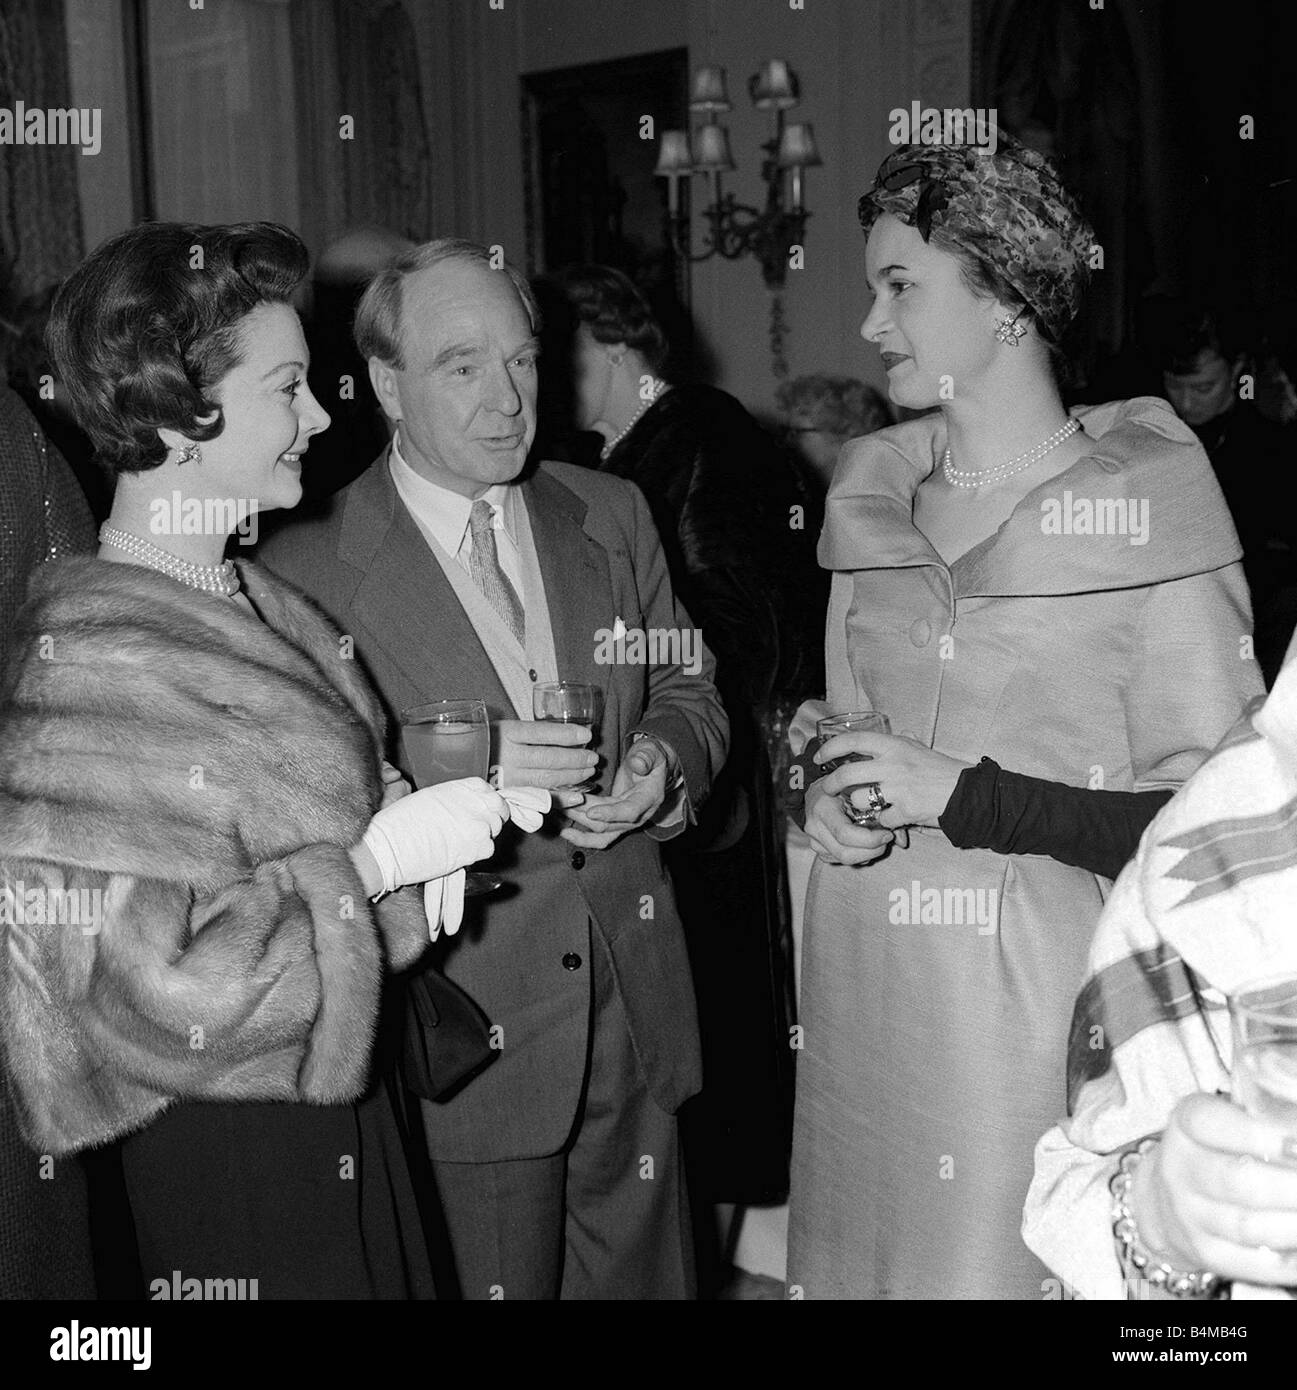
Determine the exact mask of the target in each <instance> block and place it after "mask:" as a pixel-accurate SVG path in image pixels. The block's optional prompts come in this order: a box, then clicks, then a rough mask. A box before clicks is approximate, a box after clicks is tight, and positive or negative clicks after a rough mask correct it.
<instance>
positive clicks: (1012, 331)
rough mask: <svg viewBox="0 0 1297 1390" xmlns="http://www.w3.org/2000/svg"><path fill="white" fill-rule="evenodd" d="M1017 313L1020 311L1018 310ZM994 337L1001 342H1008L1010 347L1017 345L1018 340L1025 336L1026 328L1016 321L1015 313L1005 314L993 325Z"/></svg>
mask: <svg viewBox="0 0 1297 1390" xmlns="http://www.w3.org/2000/svg"><path fill="white" fill-rule="evenodd" d="M1018 312H1019V313H1021V312H1022V311H1021V310H1019V311H1018ZM995 336H996V339H997V340H998V341H999V342H1001V343H1008V345H1009V346H1010V347H1017V346H1018V340H1019V339H1020V338H1025V337H1026V336H1027V330H1026V328H1025V327H1024V326H1023V325H1022V324H1020V323H1019V322H1018V315H1017V314H1005V316H1004V317H1003V318H1002V319H1001V320H1000V321H999V323H998V324H996V326H995Z"/></svg>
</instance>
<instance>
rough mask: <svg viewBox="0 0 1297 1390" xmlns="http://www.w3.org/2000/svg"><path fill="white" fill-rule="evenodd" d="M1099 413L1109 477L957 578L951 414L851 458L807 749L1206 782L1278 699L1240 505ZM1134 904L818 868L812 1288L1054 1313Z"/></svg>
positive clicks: (1115, 414)
mask: <svg viewBox="0 0 1297 1390" xmlns="http://www.w3.org/2000/svg"><path fill="white" fill-rule="evenodd" d="M1077 413H1078V416H1079V418H1080V419H1081V422H1082V424H1083V426H1084V428H1085V431H1086V434H1087V436H1088V439H1089V441H1090V452H1089V453H1088V454H1087V455H1086V456H1085V457H1083V458H1081V459H1080V460H1078V461H1077V462H1076V463H1075V464H1073V465H1072V467H1070V468H1069V469H1067V470H1065V471H1064V472H1063V473H1062V474H1060V475H1058V476H1057V477H1054V478H1051V479H1049V480H1048V481H1047V482H1045V483H1044V484H1042V485H1041V486H1040V487H1038V488H1036V489H1035V490H1034V491H1032V492H1031V493H1029V494H1028V495H1027V496H1026V497H1025V498H1023V500H1022V501H1021V502H1020V503H1019V504H1018V506H1017V507H1016V508H1015V510H1014V512H1013V513H1012V515H1011V516H1010V517H1009V518H1008V519H1007V520H1006V521H1005V522H1004V523H1003V524H1002V525H1001V526H1000V528H999V529H998V530H997V531H996V532H995V533H994V534H993V535H992V536H990V537H988V538H987V539H986V540H985V541H983V542H982V543H981V544H979V545H977V546H975V547H974V548H973V549H972V550H970V551H969V552H968V553H967V554H965V555H963V556H961V557H960V558H959V559H957V560H956V562H955V563H954V564H953V565H947V564H946V563H945V562H944V561H943V560H942V558H941V557H940V556H939V555H938V554H937V552H936V551H935V550H934V548H933V547H932V545H931V544H930V543H929V542H928V541H927V539H926V538H925V537H924V536H923V535H922V534H921V532H920V531H919V530H918V529H917V527H916V526H915V524H914V520H913V510H914V496H915V492H916V490H917V488H918V486H919V484H920V483H921V482H922V481H923V480H924V479H925V478H926V477H927V476H928V475H929V474H930V473H931V472H932V470H933V469H934V468H935V467H936V466H937V463H938V460H939V459H940V457H941V453H942V451H943V450H944V448H945V444H946V439H945V428H944V424H943V421H942V418H941V417H940V416H939V415H934V416H928V417H924V418H922V419H919V420H916V421H911V422H909V423H908V424H905V425H901V426H897V427H895V428H893V429H889V430H885V431H882V432H881V433H879V434H875V435H872V436H869V437H867V438H864V439H860V440H855V441H852V442H851V443H849V444H848V445H847V446H846V447H845V449H844V451H843V454H842V457H841V459H840V460H839V464H838V469H837V473H836V476H835V479H834V483H833V487H832V488H831V490H830V493H829V498H828V505H827V518H826V523H825V529H824V533H823V536H822V538H821V542H820V552H819V553H820V562H821V564H822V565H823V566H824V567H825V568H827V569H829V570H831V571H832V572H833V580H832V596H831V600H830V606H829V616H828V624H827V631H826V662H827V671H828V677H827V680H828V690H827V700H826V702H824V703H821V702H811V703H809V704H808V705H806V706H803V708H802V710H801V711H800V712H799V716H798V730H799V731H800V733H801V734H802V735H803V736H804V735H805V733H806V731H807V730H808V729H812V728H813V722H814V719H815V718H816V717H817V716H820V715H822V714H824V713H826V712H829V711H830V710H831V711H846V710H861V709H876V710H879V711H882V712H883V713H885V714H887V715H889V716H890V718H891V721H892V728H893V731H894V732H897V733H909V734H911V735H913V736H915V737H916V738H918V739H920V740H921V741H923V742H924V743H926V744H928V745H930V746H932V747H935V748H937V749H940V750H941V751H943V752H945V753H949V754H952V755H954V756H956V757H959V758H962V759H965V760H967V761H969V762H976V761H977V760H978V758H980V757H981V756H982V755H984V754H985V755H988V756H990V757H992V758H994V759H995V760H996V761H997V762H999V763H1001V764H1002V765H1003V766H1005V767H1007V768H1011V769H1013V770H1014V771H1017V772H1023V773H1029V774H1032V775H1034V776H1038V777H1046V778H1050V779H1053V780H1056V781H1061V782H1067V783H1070V784H1072V785H1074V786H1090V787H1104V788H1108V789H1110V790H1131V789H1142V788H1151V787H1174V786H1178V785H1179V784H1180V783H1181V782H1183V781H1184V780H1185V778H1187V777H1188V776H1189V775H1190V774H1191V773H1192V772H1193V771H1194V769H1195V768H1196V767H1197V766H1198V765H1199V763H1200V762H1201V761H1202V760H1203V759H1204V758H1205V757H1206V755H1207V753H1208V752H1209V751H1210V750H1211V748H1212V747H1213V746H1214V745H1215V743H1216V742H1217V740H1218V739H1219V738H1220V737H1221V736H1222V735H1223V734H1224V733H1225V731H1226V730H1227V729H1228V728H1229V727H1230V725H1231V724H1232V723H1233V722H1234V720H1235V719H1236V718H1237V716H1238V714H1239V712H1240V710H1241V709H1242V707H1243V705H1244V704H1245V703H1246V702H1247V700H1249V699H1250V698H1251V697H1252V696H1254V695H1255V694H1258V693H1260V690H1261V681H1260V676H1259V673H1258V670H1257V667H1256V664H1255V662H1254V661H1253V660H1252V658H1251V651H1250V634H1251V615H1250V612H1249V608H1248V600H1247V591H1246V586H1245V583H1244V579H1243V573H1242V567H1241V565H1240V563H1239V556H1240V549H1239V545H1238V540H1237V537H1236V535H1235V533H1234V528H1233V526H1232V524H1231V522H1230V519H1229V514H1228V512H1227V510H1226V508H1225V505H1224V501H1223V499H1222V498H1221V495H1220V490H1219V488H1218V487H1217V485H1216V482H1215V480H1214V478H1213V476H1212V472H1211V468H1210V465H1209V463H1208V461H1207V458H1206V455H1205V454H1204V453H1203V451H1202V449H1201V447H1200V446H1199V445H1198V443H1197V441H1196V439H1195V438H1194V436H1193V434H1192V433H1191V432H1190V431H1189V430H1188V428H1187V427H1186V426H1184V425H1183V424H1181V422H1180V421H1179V420H1178V419H1177V418H1176V416H1175V415H1174V414H1173V412H1172V411H1171V410H1170V408H1169V406H1167V405H1166V403H1165V402H1163V401H1160V400H1156V399H1153V398H1139V399H1135V400H1131V401H1126V402H1118V403H1113V404H1109V405H1104V406H1098V407H1094V408H1091V409H1087V410H1081V411H1078V412H1077ZM885 790H886V789H884V791H885ZM1109 887H1110V885H1109V883H1108V881H1107V880H1103V879H1098V878H1096V877H1095V876H1094V875H1092V874H1089V873H1087V872H1085V871H1084V870H1081V869H1076V868H1072V867H1069V866H1066V865H1063V864H1059V863H1056V862H1054V861H1053V860H1049V859H1046V858H1043V857H1040V856H1004V855H997V854H994V853H991V852H990V851H982V850H959V849H956V848H954V847H953V846H951V844H950V843H949V841H947V840H946V838H945V836H944V835H943V834H942V833H941V832H940V831H939V830H937V829H920V830H915V831H911V832H910V844H909V847H908V848H907V849H903V848H901V847H900V846H899V845H897V846H894V847H893V849H892V851H891V852H890V853H889V854H888V855H887V856H886V858H884V859H882V860H879V861H877V862H876V863H875V864H873V865H870V866H866V867H862V868H858V869H852V868H847V867H836V866H828V865H824V864H820V863H817V864H816V867H815V870H814V872H813V874H812V878H811V884H810V889H809V892H808V897H807V912H806V943H805V947H804V961H803V977H802V989H801V1010H802V1012H801V1019H802V1024H803V1027H804V1030H805V1033H804V1039H803V1042H804V1046H803V1050H802V1051H801V1052H800V1053H799V1055H798V1076H797V1087H798V1098H797V1121H796V1135H795V1142H794V1157H793V1187H792V1211H791V1220H790V1234H789V1266H788V1269H789V1274H788V1277H789V1281H790V1283H792V1284H797V1285H800V1286H801V1288H802V1291H803V1293H804V1295H805V1296H806V1297H830V1298H833V1297H838V1298H841V1297H852V1298H986V1297H990V1298H1040V1297H1042V1282H1043V1281H1044V1280H1046V1279H1048V1278H1049V1274H1048V1271H1047V1270H1046V1269H1045V1268H1044V1266H1043V1265H1041V1264H1040V1263H1039V1262H1038V1261H1037V1260H1036V1259H1035V1257H1034V1256H1032V1255H1031V1254H1030V1252H1029V1251H1028V1250H1027V1249H1026V1247H1025V1246H1024V1245H1023V1244H1022V1241H1021V1238H1020V1235H1019V1227H1020V1225H1021V1211H1022V1203H1023V1198H1024V1197H1025V1194H1026V1191H1027V1187H1028V1184H1029V1182H1030V1180H1031V1173H1032V1150H1033V1147H1034V1145H1035V1143H1036V1140H1037V1139H1038V1138H1039V1136H1040V1135H1041V1134H1042V1133H1043V1132H1044V1131H1045V1130H1046V1129H1048V1128H1049V1127H1050V1125H1052V1124H1053V1123H1054V1122H1055V1121H1056V1119H1057V1118H1058V1116H1059V1115H1060V1114H1062V1113H1063V1111H1064V1108H1065V1104H1066V1092H1065V1053H1066V1044H1067V1033H1068V1023H1069V1019H1070V1015H1071V1010H1072V1003H1073V1000H1074V998H1075V995H1076V990H1077V987H1078V985H1079V983H1080V980H1081V976H1082V971H1083V968H1084V963H1085V957H1086V948H1087V946H1088V943H1089V940H1090V935H1091V932H1092V931H1093V928H1094V925H1095V922H1096V919H1097V917H1098V914H1099V910H1100V908H1101V907H1102V904H1103V900H1104V897H1105V896H1106V893H1107V891H1108V888H1109Z"/></svg>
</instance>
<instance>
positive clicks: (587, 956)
mask: <svg viewBox="0 0 1297 1390" xmlns="http://www.w3.org/2000/svg"><path fill="white" fill-rule="evenodd" d="M537 328H538V314H537V312H536V308H535V301H534V299H533V298H532V295H531V291H530V289H529V287H528V286H527V283H526V281H525V280H523V279H522V277H521V276H520V275H518V274H517V272H515V271H513V270H512V269H511V268H509V267H507V266H502V267H499V268H497V267H496V265H495V264H494V263H493V262H492V259H491V254H490V253H489V252H488V251H487V250H486V248H484V247H480V246H477V245H475V244H473V243H471V242H462V241H454V240H445V241H436V242H431V243H428V244H427V245H425V246H423V247H420V248H419V249H418V250H417V251H415V252H413V253H411V254H410V255H408V256H405V257H403V258H402V259H401V260H399V261H397V262H396V263H395V264H394V265H393V266H392V267H391V268H390V269H389V270H387V271H384V272H382V273H381V274H380V275H379V276H378V277H377V278H376V279H375V280H374V282H373V283H372V284H371V286H370V287H369V289H368V290H367V291H366V294H365V296H364V298H363V300H362V301H361V305H360V308H359V310H358V312H357V319H356V337H357V343H358V345H359V347H360V349H361V352H362V354H363V355H364V356H365V357H366V358H367V360H368V362H369V370H370V380H371V383H372V384H373V387H374V390H375V393H376V394H377V396H378V399H379V402H380V404H381V405H382V407H383V409H384V411H385V412H386V413H387V415H388V417H389V418H390V419H391V420H392V421H393V422H394V423H395V426H396V429H395V434H394V438H393V441H392V444H391V446H390V447H389V448H388V449H387V450H386V451H385V452H384V453H383V455H381V456H380V458H379V459H378V460H377V462H376V463H375V464H374V466H373V467H372V468H370V469H369V471H368V472H366V473H365V474H363V475H362V476H361V477H360V478H358V479H357V480H356V481H355V482H354V483H352V484H351V485H350V486H349V487H347V488H346V489H344V490H343V491H342V492H341V493H339V494H338V497H337V498H336V499H335V500H334V505H333V507H332V509H331V511H330V514H329V515H328V516H327V517H325V518H323V519H315V520H308V521H303V522H300V523H298V522H294V523H291V524H290V525H289V526H288V527H287V528H286V529H285V530H284V531H282V532H281V533H280V534H279V535H277V536H276V537H275V538H274V539H273V540H272V541H271V542H270V543H269V544H268V545H267V546H266V547H265V558H266V560H267V562H268V563H269V564H270V565H272V566H273V567H274V568H275V569H277V570H278V571H279V572H280V573H281V574H282V575H284V576H285V577H286V578H288V579H289V580H291V581H293V582H296V583H297V584H299V585H300V586H301V587H302V588H303V589H305V590H306V591H307V592H308V593H310V594H312V595H313V596H314V597H315V598H316V599H317V600H318V601H319V602H320V603H321V604H322V605H323V607H324V608H325V609H326V610H327V611H328V612H329V613H330V614H331V616H332V617H333V618H334V620H335V621H336V622H337V623H338V624H339V625H340V626H341V628H342V630H343V631H344V632H345V633H347V634H348V635H350V636H351V637H352V638H354V641H355V646H356V653H357V655H358V656H359V657H360V658H361V659H362V660H363V661H364V663H365V664H366V666H367V667H368V669H369V671H370V673H371V675H372V676H373V679H374V681H375V683H376V685H377V687H378V689H379V690H380V692H381V693H382V695H383V697H384V699H385V701H386V703H387V705H388V708H389V712H390V713H391V714H392V715H393V716H394V717H396V718H399V714H400V711H401V710H402V709H404V708H407V707H409V706H411V705H414V704H418V703H420V702H422V701H427V700H432V699H440V698H465V697H481V698H483V699H485V701H486V703H487V706H488V709H489V711H490V714H491V717H492V725H493V759H494V762H495V764H496V768H497V769H498V777H499V780H500V783H501V784H502V785H516V786H525V785H531V786H542V787H548V788H550V789H551V790H552V791H553V792H554V794H555V798H556V800H557V802H558V803H559V805H560V807H562V808H563V809H562V810H561V811H559V812H558V813H557V815H556V821H557V823H556V824H554V825H553V826H551V827H549V828H547V831H546V832H542V833H540V834H537V835H533V836H519V837H516V838H515V839H513V840H509V839H508V838H507V837H505V838H504V839H503V840H502V841H501V844H500V847H499V848H498V851H497V856H496V859H495V860H494V861H493V866H495V867H497V868H498V869H499V872H500V875H501V876H502V877H503V878H504V879H505V880H506V889H505V891H502V892H501V893H499V894H498V895H496V896H491V897H482V898H477V899H473V900H470V903H471V906H470V913H469V917H468V918H467V920H466V922H465V926H464V930H463V931H461V932H460V933H459V934H458V935H456V936H454V937H450V938H443V939H442V940H440V941H439V942H438V944H437V947H436V949H435V952H434V956H435V963H436V964H437V965H438V966H440V968H442V969H444V971H445V973H446V974H447V975H448V976H450V978H451V979H453V980H455V981H456V982H458V983H459V984H460V985H462V986H463V988H464V989H465V990H467V991H468V993H469V994H471V995H472V996H473V997H474V999H476V1000H477V1001H478V1003H479V1004H480V1005H481V1006H482V1008H483V1009H484V1011H485V1012H486V1014H487V1015H488V1017H489V1019H490V1022H491V1024H492V1026H493V1029H494V1030H495V1032H494V1036H495V1038H496V1040H497V1043H498V1046H499V1051H500V1055H499V1057H498V1059H497V1060H496V1061H495V1063H494V1064H493V1065H491V1066H489V1067H488V1068H487V1069H486V1070H485V1071H484V1072H483V1073H482V1074H481V1075H480V1076H478V1077H477V1078H476V1079H474V1080H472V1081H471V1082H469V1084H468V1085H467V1086H465V1087H464V1088H462V1089H461V1090H460V1091H458V1092H457V1093H456V1094H454V1095H452V1096H451V1097H450V1098H449V1099H441V1100H438V1101H435V1102H433V1101H425V1102H424V1103H423V1107H422V1109H423V1118H424V1128H425V1131H426V1134H427V1138H428V1143H429V1150H430V1153H431V1155H432V1158H433V1161H434V1166H435V1171H436V1178H437V1185H438V1191H439V1195H440V1198H441V1202H442V1206H443V1209H444V1212H445V1216H446V1221H447V1225H448V1227H449V1232H450V1238H451V1245H452V1247H453V1252H454V1257H455V1265H456V1271H457V1274H458V1278H459V1282H460V1285H461V1288H462V1290H463V1292H464V1295H465V1296H466V1297H468V1298H481V1299H490V1298H501V1297H503V1298H557V1297H562V1298H573V1299H581V1298H687V1297H690V1296H692V1294H693V1289H694V1280H693V1268H692V1247H691V1241H690V1237H689V1218H688V1202H687V1197H686V1194H685V1191H684V1186H683V1181H682V1175H681V1168H680V1162H679V1153H678V1137H677V1131H676V1121H675V1111H676V1110H677V1108H678V1107H679V1106H680V1105H681V1103H682V1102H683V1101H684V1100H686V1099H687V1098H688V1097H689V1096H690V1095H692V1094H693V1093H694V1092H695V1091H697V1089H698V1087H699V1085H700V1080H701V1077H700V1066H699V1058H698V1040H697V1025H696V1019H695V1013H694V1000H693V988H692V983H691V981H690V978H689V967H688V964H687V959H686V955H685V947H684V941H683V937H682V934H681V929H680V923H679V920H678V918H677V915H676V908H675V903H674V900H673V898H672V893H671V888H670V886H669V883H668V881H667V879H666V877H665V874H664V871H663V867H662V861H661V857H660V853H659V849H658V845H657V843H656V842H657V841H659V840H662V839H667V838H670V837H671V836H672V835H674V834H676V833H678V832H679V831H681V830H683V829H684V827H685V825H686V824H688V823H689V822H690V821H691V820H692V819H693V816H694V812H695V810H696V808H697V807H698V805H699V804H700V803H701V801H702V799H703V798H704V797H705V795H706V793H707V790H708V787H709V785H710V782H711V779H712V777H713V775H714V774H715V772H716V771H717V770H718V768H719V767H720V765H721V763H722V761H723V759H724V756H725V751H726V744H727V738H728V729H727V725H726V721H725V715H724V713H723V711H722V708H721V705H720V703H719V700H718V698H717V695H716V691H715V688H714V686H713V684H712V679H711V676H712V670H713V663H712V659H711V656H710V654H709V653H708V652H707V651H706V649H705V648H704V647H702V645H701V641H700V640H699V641H698V643H697V648H696V655H697V658H698V659H697V660H696V661H689V660H687V659H686V660H683V661H681V660H675V661H659V662H658V664H638V663H636V662H634V661H633V660H623V661H620V662H619V661H616V660H613V661H612V662H611V663H610V662H609V658H610V656H611V657H613V658H616V657H617V656H622V657H628V656H634V655H637V654H638V653H639V652H640V650H641V643H640V642H638V641H637V640H636V636H635V634H637V633H645V632H649V631H653V630H656V631H658V632H662V633H675V634H679V637H678V638H677V641H678V642H679V644H680V646H681V647H683V649H684V650H686V651H688V649H689V647H690V646H692V643H691V641H690V639H697V638H698V634H697V633H696V632H694V630H693V629H692V628H691V626H690V621H689V618H688V615H687V614H686V613H685V612H684V611H683V609H682V608H681V607H680V606H679V605H678V604H677V603H676V601H675V598H674V595H673V594H672V590H671V585H670V581H669V579H668V576H667V567H666V561H665V558H664V556H663V552H662V547H661V544H660V542H659V540H658V536H657V533H656V532H655V531H654V529H653V524H652V521H651V519H650V515H649V511H648V507H647V504H646V503H645V501H644V498H643V497H642V495H641V494H640V493H639V491H638V490H637V489H636V488H634V487H633V486H631V485H630V484H627V483H624V482H622V481H620V480H619V479H616V478H611V477H605V476H603V475H600V474H597V473H591V472H587V471H585V470H582V469H578V468H573V467H571V466H569V465H565V464H556V463H543V464H541V465H540V466H539V467H538V468H536V469H534V470H530V471H528V470H525V469H524V465H525V463H526V459H527V453H528V450H529V448H530V446H531V441H532V436H533V433H534V430H535V407H536V384H537V340H536V332H537ZM623 631H624V632H625V634H626V637H627V640H625V641H622V640H620V639H621V634H622V633H623ZM613 634H617V639H616V640H614V638H613V636H612V635H613ZM654 654H655V655H657V656H658V657H661V656H663V652H662V651H661V650H659V651H657V652H656V653H654ZM673 654H677V653H673ZM557 679H564V680H574V681H581V682H586V683H590V684H594V685H597V686H599V687H601V688H602V690H603V692H604V709H603V715H602V718H601V720H600V721H599V724H598V726H597V727H596V728H595V729H594V730H593V731H591V730H588V729H586V728H584V727H581V726H576V725H565V724H561V723H546V722H536V721H534V720H533V719H532V718H531V713H532V689H533V687H534V685H535V684H536V683H537V682H543V681H553V680H557ZM392 755H393V758H394V760H395V761H398V762H399V760H400V753H399V750H398V749H395V748H394V749H393V750H392ZM591 775H595V776H597V777H598V783H597V789H596V790H593V791H586V792H584V793H583V792H581V791H579V790H574V789H576V788H578V787H579V786H580V784H582V783H584V782H586V780H587V779H588V778H590V777H591Z"/></svg>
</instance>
